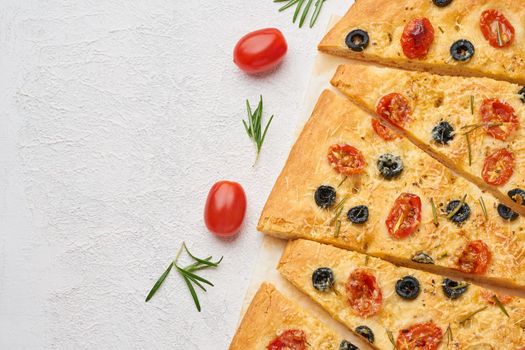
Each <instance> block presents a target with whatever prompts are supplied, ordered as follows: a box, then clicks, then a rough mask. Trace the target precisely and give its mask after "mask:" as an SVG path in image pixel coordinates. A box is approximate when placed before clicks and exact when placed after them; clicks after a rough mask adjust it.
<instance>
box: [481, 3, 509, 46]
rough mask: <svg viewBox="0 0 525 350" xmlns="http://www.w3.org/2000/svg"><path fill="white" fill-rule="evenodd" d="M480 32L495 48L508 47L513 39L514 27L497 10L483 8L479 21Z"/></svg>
mask: <svg viewBox="0 0 525 350" xmlns="http://www.w3.org/2000/svg"><path fill="white" fill-rule="evenodd" d="M479 24H480V27H481V32H482V33H483V36H484V37H485V39H486V40H488V42H489V44H490V45H491V46H493V47H495V48H502V47H508V46H510V45H512V42H513V41H514V33H515V30H514V27H513V26H512V24H511V23H510V22H509V20H508V19H507V17H505V15H504V14H503V13H501V12H500V11H498V10H485V11H483V13H482V14H481V18H480V21H479Z"/></svg>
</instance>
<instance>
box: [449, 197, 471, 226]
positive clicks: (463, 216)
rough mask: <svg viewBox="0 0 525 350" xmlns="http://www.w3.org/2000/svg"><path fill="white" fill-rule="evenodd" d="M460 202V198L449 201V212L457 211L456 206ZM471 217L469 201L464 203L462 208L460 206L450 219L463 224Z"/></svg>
mask: <svg viewBox="0 0 525 350" xmlns="http://www.w3.org/2000/svg"><path fill="white" fill-rule="evenodd" d="M460 204H461V201H458V200H454V201H452V202H450V203H448V204H447V208H446V210H447V214H450V213H452V212H453V211H455V209H456V207H457V206H458V205H460ZM469 217H470V206H469V205H468V204H467V203H463V205H462V206H461V208H459V210H458V211H457V212H456V214H454V215H453V216H452V217H451V218H450V220H452V222H455V223H456V224H461V223H463V222H465V221H467V219H468V218H469Z"/></svg>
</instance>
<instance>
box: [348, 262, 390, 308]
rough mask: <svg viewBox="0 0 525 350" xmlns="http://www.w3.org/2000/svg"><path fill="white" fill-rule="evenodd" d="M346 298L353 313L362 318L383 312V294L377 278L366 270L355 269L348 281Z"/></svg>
mask: <svg viewBox="0 0 525 350" xmlns="http://www.w3.org/2000/svg"><path fill="white" fill-rule="evenodd" d="M346 296H347V297H348V302H349V303H350V307H351V308H352V311H353V312H354V313H355V314H357V315H359V316H362V317H369V316H373V315H375V314H377V313H378V312H379V310H381V304H382V303H383V293H382V292H381V287H379V284H378V283H377V281H376V278H375V276H374V275H373V274H372V273H370V272H369V271H367V270H366V269H361V268H358V269H355V270H354V271H352V273H350V276H348V280H347V281H346Z"/></svg>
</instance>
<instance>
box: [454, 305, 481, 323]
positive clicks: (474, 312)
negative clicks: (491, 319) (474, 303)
mask: <svg viewBox="0 0 525 350" xmlns="http://www.w3.org/2000/svg"><path fill="white" fill-rule="evenodd" d="M486 309H487V306H484V307H482V308H479V309H477V310H476V311H473V312H471V313H470V314H468V315H466V316H465V317H463V318H462V319H460V320H459V324H460V325H464V324H465V322H467V321H468V320H470V319H471V318H472V317H474V316H476V315H477V314H479V313H480V312H481V311H484V310H486Z"/></svg>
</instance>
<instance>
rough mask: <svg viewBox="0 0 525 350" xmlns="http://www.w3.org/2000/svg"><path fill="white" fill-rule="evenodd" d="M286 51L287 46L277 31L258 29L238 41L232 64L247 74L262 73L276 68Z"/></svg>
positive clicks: (281, 34)
mask: <svg viewBox="0 0 525 350" xmlns="http://www.w3.org/2000/svg"><path fill="white" fill-rule="evenodd" d="M287 50H288V45H287V44H286V40H285V39H284V36H283V33H281V31H280V30H279V29H275V28H266V29H260V30H256V31H255V32H251V33H248V34H246V35H245V36H243V37H242V38H241V40H239V42H238V43H237V45H235V49H234V50H233V62H235V64H236V65H237V66H238V67H239V68H240V69H241V70H243V71H245V72H247V73H251V74H256V73H262V72H266V71H269V70H272V69H274V68H275V67H277V65H279V63H281V61H282V60H283V58H284V55H285V54H286V51H287Z"/></svg>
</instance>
